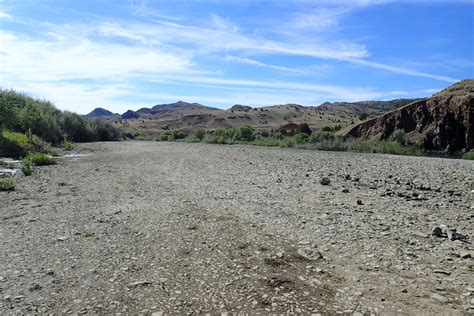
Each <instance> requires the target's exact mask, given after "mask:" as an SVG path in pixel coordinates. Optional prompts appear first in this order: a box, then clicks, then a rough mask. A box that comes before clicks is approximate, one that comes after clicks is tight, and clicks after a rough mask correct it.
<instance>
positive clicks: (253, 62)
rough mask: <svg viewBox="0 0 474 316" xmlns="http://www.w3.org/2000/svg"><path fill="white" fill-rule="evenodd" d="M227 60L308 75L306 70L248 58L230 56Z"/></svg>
mask: <svg viewBox="0 0 474 316" xmlns="http://www.w3.org/2000/svg"><path fill="white" fill-rule="evenodd" d="M225 60H226V61H231V62H236V63H241V64H247V65H253V66H258V67H263V68H270V69H274V70H280V71H285V72H290V73H297V74H304V73H307V71H304V70H301V69H295V68H289V67H283V66H277V65H271V64H266V63H262V62H260V61H258V60H255V59H251V58H246V57H238V56H230V55H228V56H226V57H225Z"/></svg>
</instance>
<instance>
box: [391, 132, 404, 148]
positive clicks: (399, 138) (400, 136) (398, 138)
mask: <svg viewBox="0 0 474 316" xmlns="http://www.w3.org/2000/svg"><path fill="white" fill-rule="evenodd" d="M391 139H392V141H394V142H397V143H399V144H401V145H405V144H406V138H405V131H404V130H403V129H397V130H396V131H394V132H393V134H392V137H391Z"/></svg>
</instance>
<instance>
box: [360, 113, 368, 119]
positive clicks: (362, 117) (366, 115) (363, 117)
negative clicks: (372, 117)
mask: <svg viewBox="0 0 474 316" xmlns="http://www.w3.org/2000/svg"><path fill="white" fill-rule="evenodd" d="M368 117H369V115H368V114H367V113H365V112H364V113H361V114H360V115H359V120H361V121H365V120H366V119H367V118H368Z"/></svg>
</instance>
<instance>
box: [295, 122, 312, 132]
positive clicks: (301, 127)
mask: <svg viewBox="0 0 474 316" xmlns="http://www.w3.org/2000/svg"><path fill="white" fill-rule="evenodd" d="M296 132H297V133H304V134H308V135H311V133H312V131H311V128H309V126H308V124H306V123H301V124H300V125H298V127H297V128H296Z"/></svg>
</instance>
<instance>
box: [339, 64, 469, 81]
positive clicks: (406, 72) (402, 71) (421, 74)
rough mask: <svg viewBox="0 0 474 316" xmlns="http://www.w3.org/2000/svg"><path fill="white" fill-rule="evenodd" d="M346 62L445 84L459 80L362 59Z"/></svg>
mask: <svg viewBox="0 0 474 316" xmlns="http://www.w3.org/2000/svg"><path fill="white" fill-rule="evenodd" d="M347 61H348V62H351V63H353V64H357V65H361V66H364V67H369V68H374V69H380V70H385V71H388V72H393V73H398V74H403V75H409V76H415V77H424V78H430V79H434V80H438V81H445V82H449V83H454V82H458V81H459V80H460V79H456V78H451V77H448V76H441V75H436V74H430V73H426V72H421V71H416V70H412V69H408V68H403V67H397V66H391V65H387V64H382V63H377V62H372V61H367V60H362V59H347Z"/></svg>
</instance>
